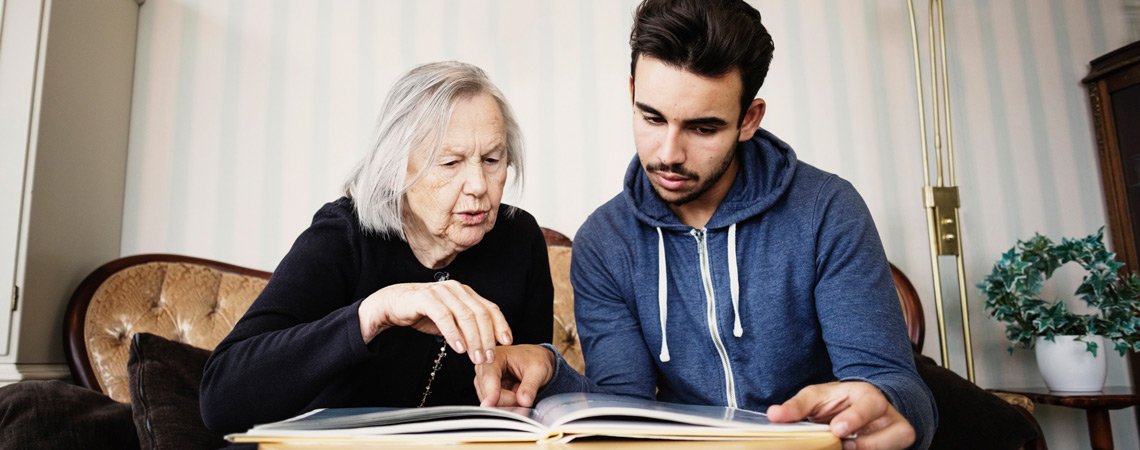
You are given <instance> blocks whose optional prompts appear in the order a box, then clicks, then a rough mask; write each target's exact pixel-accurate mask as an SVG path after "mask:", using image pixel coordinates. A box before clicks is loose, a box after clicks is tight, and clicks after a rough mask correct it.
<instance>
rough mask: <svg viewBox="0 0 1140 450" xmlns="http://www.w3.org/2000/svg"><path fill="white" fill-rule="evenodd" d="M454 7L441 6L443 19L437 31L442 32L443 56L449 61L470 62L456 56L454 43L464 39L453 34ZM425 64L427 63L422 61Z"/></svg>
mask: <svg viewBox="0 0 1140 450" xmlns="http://www.w3.org/2000/svg"><path fill="white" fill-rule="evenodd" d="M455 9H456V6H455V5H454V4H450V3H448V4H445V5H444V6H443V18H442V19H441V20H440V23H439V25H438V26H439V27H440V28H439V29H440V31H441V32H442V34H443V36H444V38H443V54H444V55H447V57H448V58H449V59H454V60H458V61H462V62H468V63H469V62H471V61H470V60H466V59H465V58H462V57H461V56H460V55H458V54H457V52H456V51H455V48H456V47H455V41H456V40H457V39H464V37H463V36H460V35H459V33H456V32H454V31H453V30H457V29H458V26H457V23H458V22H457V19H456V17H455ZM424 62H427V61H424Z"/></svg>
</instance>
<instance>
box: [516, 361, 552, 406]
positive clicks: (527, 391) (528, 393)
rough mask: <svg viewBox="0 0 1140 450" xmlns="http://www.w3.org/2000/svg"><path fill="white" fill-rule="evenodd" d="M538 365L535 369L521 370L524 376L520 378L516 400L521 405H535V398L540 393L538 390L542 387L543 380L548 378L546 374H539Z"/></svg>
mask: <svg viewBox="0 0 1140 450" xmlns="http://www.w3.org/2000/svg"><path fill="white" fill-rule="evenodd" d="M537 369H538V367H534V370H528V371H520V373H521V374H522V376H521V377H520V380H519V385H518V387H517V388H516V389H515V400H516V401H517V402H518V404H519V406H523V407H526V408H530V407H531V406H534V398H535V396H537V395H538V390H539V389H541V388H542V382H543V380H544V379H545V378H546V376H545V375H540V374H538V373H537V372H538V370H537Z"/></svg>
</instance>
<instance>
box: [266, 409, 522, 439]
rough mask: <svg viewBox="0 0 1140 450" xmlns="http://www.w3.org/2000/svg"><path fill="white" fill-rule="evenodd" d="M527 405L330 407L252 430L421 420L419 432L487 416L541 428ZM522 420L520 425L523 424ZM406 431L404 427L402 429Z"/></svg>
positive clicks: (511, 426)
mask: <svg viewBox="0 0 1140 450" xmlns="http://www.w3.org/2000/svg"><path fill="white" fill-rule="evenodd" d="M532 414H533V411H532V410H531V409H528V408H482V407H479V406H433V407H428V408H387V407H374V408H328V409H321V410H316V411H311V412H308V413H305V414H302V415H300V416H297V417H293V418H290V419H286V420H282V421H280V422H273V423H268V424H262V425H257V426H254V427H253V428H252V429H251V430H250V432H251V433H252V432H255V431H269V430H348V429H359V428H366V427H371V428H372V429H373V432H374V433H375V432H376V431H379V430H381V429H383V427H386V426H393V425H409V424H419V425H418V426H417V427H416V429H417V430H418V431H417V432H422V431H447V430H453V429H456V428H452V427H456V426H463V425H462V424H463V422H460V421H454V420H447V419H459V418H464V419H473V418H480V419H485V420H487V421H488V422H482V423H484V424H488V423H501V424H502V426H501V427H499V428H500V429H507V430H519V429H520V426H525V429H527V430H542V429H543V428H544V426H543V425H542V424H540V423H539V422H538V421H536V420H534V419H533V418H532V417H531V416H532ZM520 424H521V425H520ZM401 432H403V431H401Z"/></svg>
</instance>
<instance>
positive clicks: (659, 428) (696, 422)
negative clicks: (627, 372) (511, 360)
mask: <svg viewBox="0 0 1140 450" xmlns="http://www.w3.org/2000/svg"><path fill="white" fill-rule="evenodd" d="M581 436H613V437H623V438H646V439H686V440H689V439H694V440H735V439H818V438H822V437H830V436H831V433H830V432H829V431H828V428H827V425H824V424H816V423H810V422H797V423H772V422H769V421H768V417H767V416H766V415H764V414H762V413H758V412H755V411H749V410H744V409H734V408H726V407H722V406H699V405H681V404H675V403H663V402H655V401H652V400H644V399H639V398H633V397H623V396H614V395H606V394H583V393H571V394H559V395H554V396H551V397H548V398H546V399H543V400H542V401H540V402H539V403H538V404H537V405H535V408H534V409H529V408H484V407H479V406H432V407H427V408H331V409H318V410H315V411H311V412H309V413H306V414H302V415H300V416H297V417H293V418H291V419H287V420H283V421H280V422H273V423H268V424H263V425H257V426H255V427H253V428H252V429H250V430H249V431H247V432H245V433H240V434H231V435H229V436H226V439H228V440H230V441H231V442H261V443H268V442H293V443H295V442H304V441H314V442H333V441H339V442H409V441H414V442H417V443H463V442H527V441H530V442H536V441H537V442H545V441H559V442H567V441H569V440H571V439H574V438H576V437H581Z"/></svg>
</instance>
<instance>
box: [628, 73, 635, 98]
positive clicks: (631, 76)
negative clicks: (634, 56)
mask: <svg viewBox="0 0 1140 450" xmlns="http://www.w3.org/2000/svg"><path fill="white" fill-rule="evenodd" d="M633 102H634V99H633V75H630V76H629V104H631V105H632V104H633Z"/></svg>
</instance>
